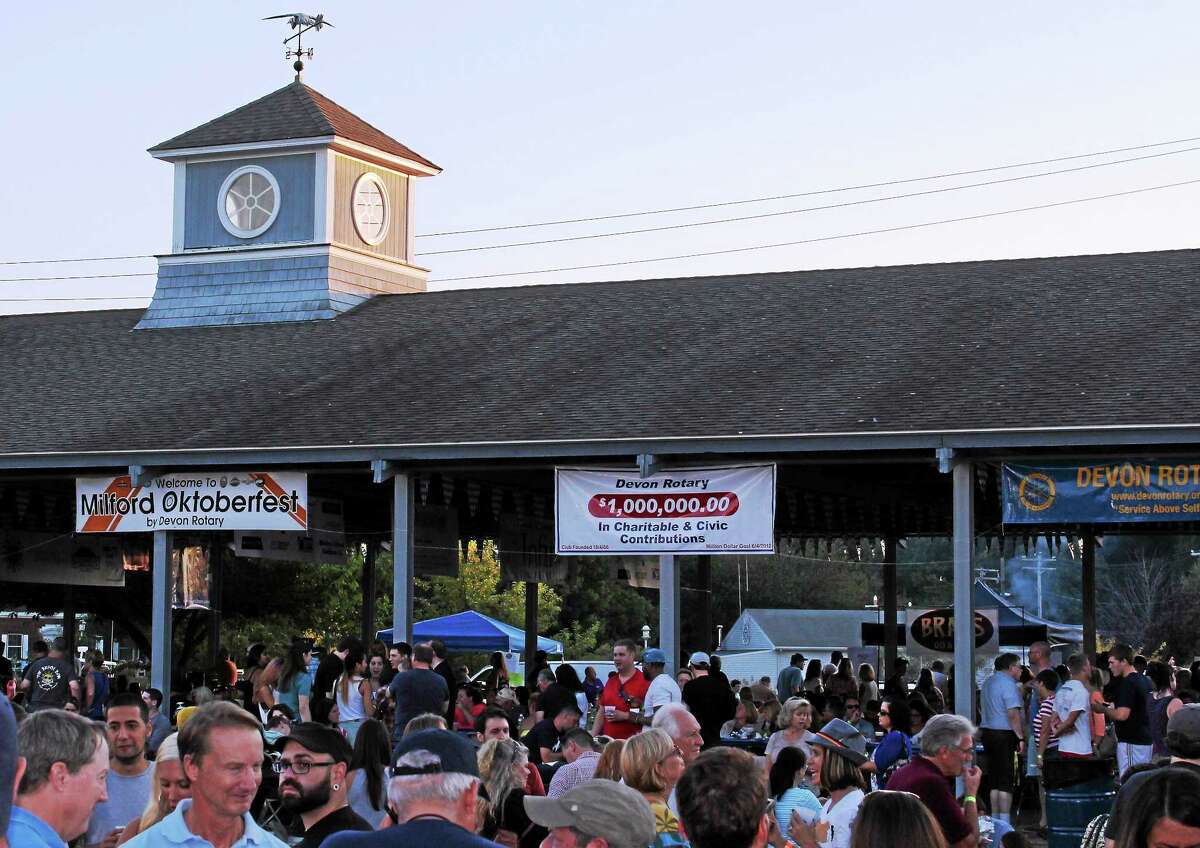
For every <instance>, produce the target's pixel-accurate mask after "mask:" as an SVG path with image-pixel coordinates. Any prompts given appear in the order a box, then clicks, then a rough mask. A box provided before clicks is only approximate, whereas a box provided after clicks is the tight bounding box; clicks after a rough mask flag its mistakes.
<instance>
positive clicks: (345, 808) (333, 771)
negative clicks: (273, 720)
mask: <svg viewBox="0 0 1200 848" xmlns="http://www.w3.org/2000/svg"><path fill="white" fill-rule="evenodd" d="M280 752H281V754H282V756H281V757H280V760H279V762H277V763H276V764H275V768H276V770H277V771H278V772H279V798H280V800H281V801H283V806H284V807H285V808H286V809H287V810H289V811H290V812H292V813H295V814H297V815H298V816H299V819H300V823H301V824H302V825H303V827H302V829H301V830H300V831H299V833H297V834H295V835H296V836H302V837H303V838H302V839H301V840H300V842H299V843H298V845H299V848H320V845H321V843H322V842H324V841H325V837H327V836H329V835H330V834H331V833H341V832H342V831H343V830H371V825H370V824H368V823H367V822H366V821H365V820H364V819H363V818H362V817H361V816H359V815H358V814H357V813H355V812H354V811H353V810H351V809H350V807H349V805H348V803H347V796H348V795H349V793H350V786H349V784H348V783H347V781H346V772H347V770H349V768H350V760H351V759H352V758H353V751H351V750H350V744H349V743H348V742H347V741H346V738H345V737H344V736H342V734H340V733H338V732H337V731H336V730H334V729H333V728H331V727H324V726H322V725H319V724H316V723H315V722H303V723H302V724H297V725H296V726H294V727H293V728H292V732H291V734H290V735H288V736H285V737H283V738H282V739H280Z"/></svg>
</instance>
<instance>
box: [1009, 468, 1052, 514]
mask: <svg viewBox="0 0 1200 848" xmlns="http://www.w3.org/2000/svg"><path fill="white" fill-rule="evenodd" d="M1055 494H1057V492H1056V491H1055V488H1054V480H1052V479H1051V478H1050V476H1049V475H1047V474H1043V473H1042V472H1040V471H1034V472H1031V473H1029V474H1026V475H1025V476H1024V477H1022V478H1021V486H1020V488H1019V489H1018V490H1017V497H1018V498H1020V500H1021V506H1023V507H1025V508H1026V509H1027V510H1029V511H1030V512H1041V511H1042V510H1046V509H1049V508H1050V507H1051V505H1053V503H1054V496H1055Z"/></svg>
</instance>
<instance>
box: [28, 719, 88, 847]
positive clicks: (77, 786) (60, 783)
mask: <svg viewBox="0 0 1200 848" xmlns="http://www.w3.org/2000/svg"><path fill="white" fill-rule="evenodd" d="M17 747H18V749H19V750H20V751H21V755H22V757H24V759H25V773H24V775H23V776H22V777H21V782H20V784H19V785H18V788H17V806H16V807H15V808H14V809H13V811H12V817H11V819H10V820H9V823H8V833H7V836H8V844H9V845H11V846H12V848H66V846H67V843H68V842H71V841H72V840H74V839H78V838H79V837H80V836H81V835H83V833H84V832H86V831H87V824H88V819H89V818H91V815H92V809H93V808H94V807H95V806H96V803H97V802H99V801H104V800H107V798H108V793H107V791H106V789H105V777H106V775H107V774H108V743H107V742H106V741H105V738H104V731H103V730H100V729H99V728H98V726H97V725H94V724H93V723H92V722H90V721H88V720H87V719H86V718H84V717H83V716H80V715H77V714H75V713H68V712H64V711H63V710H39V711H38V712H36V713H34V714H33V715H31V716H29V717H28V718H27V719H25V721H24V722H22V723H21V727H20V728H19V729H18V730H17Z"/></svg>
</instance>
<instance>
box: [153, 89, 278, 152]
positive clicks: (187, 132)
mask: <svg viewBox="0 0 1200 848" xmlns="http://www.w3.org/2000/svg"><path fill="white" fill-rule="evenodd" d="M295 84H296V83H294V82H289V83H288V84H287V85H285V86H282V87H280V88H277V89H275V90H274V91H272V92H269V93H267V94H264V95H263V96H262V97H259V98H256V99H254V100H251V101H250V102H249V103H243V104H242V105H241V106H235V107H234V108H233V109H230V110H229V111H228V112H225V113H224V114H221V115H217V117H215V118H213V119H212V120H209V121H205V122H204V123H203V124H200V125H199V126H195V127H192V128H191V129H189V130H184V131H183V132H181V133H177V134H175V135H173V136H171V137H170V138H168V139H167V140H166V141H160V142H159V143H158V144H156V145H154V146H153V147H151V148H149V149H150V150H151V151H154V150H159V149H162V148H167V147H168V146H169V145H170V144H171V143H172V142H174V141H175V140H176V139H180V138H183V137H184V136H185V135H191V134H192V133H194V132H198V131H200V130H202V129H204V128H205V127H210V126H212V125H213V124H215V123H217V122H218V121H223V120H225V119H226V118H228V117H229V116H230V115H233V114H234V113H235V112H240V111H242V110H243V109H249V108H250V107H252V106H257V105H258V104H259V103H262V102H263V101H264V100H267V99H268V98H271V97H274V96H275V95H277V94H279V92H281V91H286V90H287V89H289V88H291V87H292V86H293V85H295Z"/></svg>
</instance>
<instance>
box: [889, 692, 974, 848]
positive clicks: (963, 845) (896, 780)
mask: <svg viewBox="0 0 1200 848" xmlns="http://www.w3.org/2000/svg"><path fill="white" fill-rule="evenodd" d="M974 732H975V727H974V725H972V724H971V722H969V721H967V720H966V719H965V718H963V717H962V716H956V715H950V714H947V715H939V716H934V717H933V718H931V719H930V720H929V723H928V724H926V725H925V729H924V730H922V731H921V754H918V755H917V756H915V757H913V760H912V762H911V763H909V764H908V765H906V766H903V767H902V768H900V769H897V770H896V772H895V773H894V774H893V775H892V776H891V777H890V778H888V790H889V791H891V790H895V791H897V792H911V793H912V794H914V795H916V796H917V797H918V798H920V799H921V801H922V803H924V804H925V806H926V807H927V808H928V809H929V812H931V813H933V817H934V818H935V819H937V823H938V824H939V825H940V826H941V828H942V833H943V835H945V837H946V843H947V844H948V845H950V848H973V846H974V845H976V844H977V843H978V841H979V813H978V810H977V809H976V801H975V795H976V793H977V792H979V781H980V778H981V777H982V773H981V772H980V771H979V769H978V768H976V767H974V766H972V765H970V763H971V759H972V757H973V756H974V754H975V741H974V739H973V734H974ZM960 774H961V775H962V778H963V787H964V788H965V790H966V794H965V796H964V797H963V802H962V804H961V806H960V805H959V803H958V800H957V799H956V798H955V797H954V784H953V783H952V781H953V780H954V778H956V777H958V776H959V775H960Z"/></svg>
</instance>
